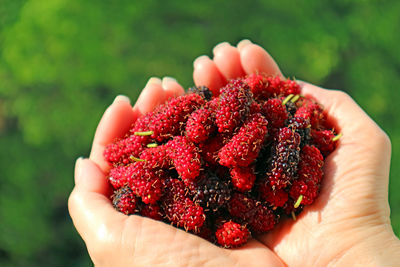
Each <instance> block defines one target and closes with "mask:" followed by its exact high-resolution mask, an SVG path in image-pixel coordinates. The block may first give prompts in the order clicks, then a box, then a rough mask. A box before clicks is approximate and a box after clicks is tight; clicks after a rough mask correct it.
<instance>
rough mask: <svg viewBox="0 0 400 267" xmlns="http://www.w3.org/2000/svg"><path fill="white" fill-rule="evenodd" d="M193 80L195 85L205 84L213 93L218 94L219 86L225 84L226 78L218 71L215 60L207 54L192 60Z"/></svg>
mask: <svg viewBox="0 0 400 267" xmlns="http://www.w3.org/2000/svg"><path fill="white" fill-rule="evenodd" d="M193 68H194V70H193V80H194V83H195V85H196V86H203V85H204V86H207V87H208V88H209V89H210V90H211V92H212V93H213V95H215V96H217V95H218V94H219V88H221V87H222V86H224V85H225V84H226V79H225V78H224V77H223V76H222V74H221V73H220V72H219V70H218V68H217V66H216V65H215V62H214V61H212V60H211V59H210V58H209V57H208V56H200V57H198V58H196V59H195V60H194V62H193Z"/></svg>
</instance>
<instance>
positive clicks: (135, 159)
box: [129, 156, 146, 161]
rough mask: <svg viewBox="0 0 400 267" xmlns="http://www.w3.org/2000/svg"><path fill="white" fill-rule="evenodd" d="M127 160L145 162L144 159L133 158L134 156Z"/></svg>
mask: <svg viewBox="0 0 400 267" xmlns="http://www.w3.org/2000/svg"><path fill="white" fill-rule="evenodd" d="M129 158H130V159H131V160H132V161H146V160H144V159H139V158H137V157H134V156H130V157H129Z"/></svg>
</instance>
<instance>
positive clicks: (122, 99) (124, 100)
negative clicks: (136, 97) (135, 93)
mask: <svg viewBox="0 0 400 267" xmlns="http://www.w3.org/2000/svg"><path fill="white" fill-rule="evenodd" d="M118 101H121V102H127V103H129V104H130V103H131V100H130V99H129V97H127V96H126V95H117V97H115V99H114V101H113V103H116V102H118Z"/></svg>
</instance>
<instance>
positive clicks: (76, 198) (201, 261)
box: [68, 77, 283, 267]
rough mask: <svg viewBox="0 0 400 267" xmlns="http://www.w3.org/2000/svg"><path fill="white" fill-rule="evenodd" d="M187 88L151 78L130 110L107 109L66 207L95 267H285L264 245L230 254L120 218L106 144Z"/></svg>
mask: <svg viewBox="0 0 400 267" xmlns="http://www.w3.org/2000/svg"><path fill="white" fill-rule="evenodd" d="M183 92H184V90H183V88H182V87H181V86H180V85H179V84H178V83H177V82H176V81H175V80H174V79H171V78H169V77H167V78H164V79H163V80H162V81H161V80H160V79H158V78H151V79H150V80H149V82H148V83H147V85H146V86H145V88H144V89H143V91H142V93H141V95H140V96H139V99H138V101H137V103H136V105H135V106H134V107H133V108H132V107H131V105H130V102H129V99H128V98H127V97H125V96H118V97H117V98H116V99H115V101H114V102H113V103H112V105H111V106H110V107H109V108H107V110H106V111H105V113H104V115H103V118H102V119H101V121H100V123H99V125H98V127H97V130H96V134H95V137H94V141H93V145H92V151H91V153H90V157H89V159H78V160H77V162H76V166H75V187H74V189H73V191H72V193H71V195H70V197H69V201H68V207H69V212H70V215H71V218H72V220H73V223H74V225H75V227H76V229H77V230H78V232H79V234H80V235H81V236H82V238H83V240H84V241H85V243H86V246H87V249H88V252H89V255H90V257H91V259H92V260H93V262H94V264H95V265H96V266H113V267H114V266H157V265H161V266H189V265H190V266H234V265H239V266H241V265H245V266H252V265H260V264H263V265H264V264H265V265H269V266H280V265H283V264H282V262H281V261H280V259H279V257H277V256H276V255H275V254H274V253H273V252H272V251H271V250H270V249H268V248H267V246H266V245H265V244H262V243H261V242H259V241H256V240H253V241H251V242H249V243H248V244H246V246H244V247H242V248H240V249H235V250H226V249H222V248H219V247H217V246H215V245H213V244H211V243H209V242H208V241H206V240H203V239H201V238H200V237H197V236H195V235H192V234H189V233H186V232H184V231H182V230H180V229H177V228H175V227H172V226H170V225H168V224H165V223H163V222H159V221H155V220H151V219H149V218H144V217H141V216H138V215H131V216H127V215H124V214H122V213H120V212H117V211H116V210H115V209H114V208H113V207H112V205H111V201H110V199H109V196H110V194H111V193H112V192H111V189H110V187H109V184H108V182H107V179H106V175H107V172H108V170H109V168H110V166H109V165H108V163H107V162H106V161H105V160H104V158H103V151H104V148H105V146H106V145H107V144H109V143H110V142H112V141H114V140H115V139H116V138H118V137H122V136H123V135H124V134H125V133H126V132H127V131H128V129H129V127H130V126H131V124H132V123H133V122H134V121H135V120H136V118H137V117H139V116H140V115H142V114H144V113H146V112H148V111H151V110H153V109H154V107H155V106H157V105H159V104H160V103H162V102H164V101H165V100H166V99H168V98H169V97H171V96H176V95H181V94H183Z"/></svg>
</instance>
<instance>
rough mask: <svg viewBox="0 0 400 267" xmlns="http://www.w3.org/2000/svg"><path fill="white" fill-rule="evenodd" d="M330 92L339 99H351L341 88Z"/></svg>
mask: <svg viewBox="0 0 400 267" xmlns="http://www.w3.org/2000/svg"><path fill="white" fill-rule="evenodd" d="M331 93H332V95H333V96H334V97H335V98H337V99H339V100H342V101H346V100H350V99H352V98H351V96H350V95H349V94H348V93H346V92H344V91H342V90H331Z"/></svg>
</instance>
